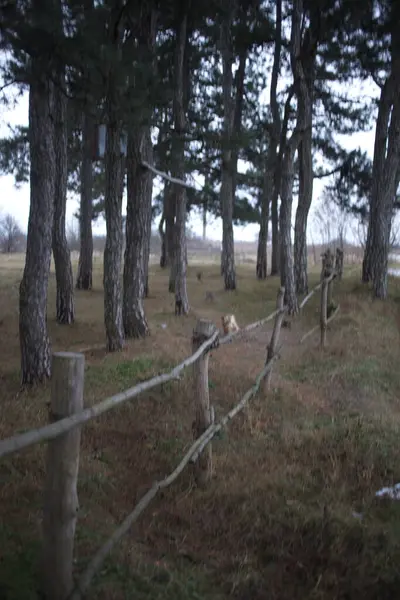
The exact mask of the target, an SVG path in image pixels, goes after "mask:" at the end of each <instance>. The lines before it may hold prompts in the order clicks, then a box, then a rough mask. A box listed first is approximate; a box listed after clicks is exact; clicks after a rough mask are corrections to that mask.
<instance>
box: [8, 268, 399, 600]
mask: <svg viewBox="0 0 400 600" xmlns="http://www.w3.org/2000/svg"><path fill="white" fill-rule="evenodd" d="M100 266H101V265H100V264H98V265H97V271H96V277H95V289H94V291H93V292H90V293H77V298H76V302H77V322H76V324H75V325H74V326H72V327H60V326H57V325H56V324H55V322H54V318H53V315H54V296H55V294H54V286H55V281H54V275H52V277H51V283H50V294H49V295H50V304H49V317H50V323H49V325H50V333H51V337H52V340H53V345H54V349H69V350H71V349H72V350H73V349H81V348H84V347H88V346H91V345H99V344H102V343H103V341H104V331H103V315H102V311H103V302H102V286H101V273H100ZM197 270H198V267H193V268H189V285H188V288H189V295H190V299H191V303H192V307H193V310H192V313H191V315H190V316H189V317H187V318H182V319H177V318H175V317H174V316H173V299H172V297H171V295H170V294H168V292H167V291H166V290H167V280H168V275H167V274H166V273H163V272H161V271H160V269H159V268H157V267H153V268H152V273H151V281H150V286H151V297H150V298H149V299H148V300H147V301H146V312H147V314H148V317H149V321H150V325H151V330H152V335H151V336H150V337H149V338H148V339H146V340H145V341H134V342H131V343H130V344H129V346H128V347H127V349H126V350H125V351H124V352H122V353H118V354H115V355H106V353H105V352H104V351H103V350H101V349H100V350H94V351H93V352H87V353H86V360H87V368H86V379H85V403H86V405H90V404H92V403H94V402H97V401H98V400H100V399H102V398H104V397H105V396H108V395H109V394H111V393H113V392H115V391H117V390H121V389H124V388H126V387H128V386H130V385H132V384H133V383H134V382H136V381H139V380H140V379H147V378H148V377H149V376H151V375H153V374H155V373H157V372H159V371H161V370H163V369H165V368H168V367H169V366H171V365H172V364H176V363H177V362H179V360H180V359H181V358H182V357H183V356H185V355H188V354H189V353H190V350H191V342H190V337H191V331H192V328H193V326H194V323H195V320H196V317H197V316H202V317H206V318H210V319H212V320H214V322H215V323H216V324H217V325H220V316H221V314H223V313H225V312H233V313H234V314H235V315H236V317H237V319H238V322H239V324H245V323H248V322H251V321H254V320H256V319H257V318H260V317H262V316H265V315H266V314H268V313H269V312H271V311H272V310H273V308H274V304H275V297H276V291H277V288H278V280H276V279H270V280H268V281H267V282H258V281H256V280H255V277H254V274H253V268H252V270H251V271H250V270H249V269H248V268H246V267H244V266H243V267H241V268H240V269H239V273H238V275H239V277H238V292H235V293H225V292H224V291H223V290H222V282H221V279H220V277H219V273H218V268H217V267H212V266H208V267H205V268H204V282H203V283H199V282H198V281H197V279H196V272H197ZM20 277H21V260H18V259H13V260H10V261H4V260H2V262H1V263H0V315H1V316H0V319H1V322H0V332H1V338H2V340H3V344H2V346H1V349H0V353H1V356H0V358H1V363H0V365H1V366H0V377H1V382H2V397H1V403H2V406H1V419H0V436H1V437H6V436H8V435H11V434H12V433H15V432H17V431H23V430H25V429H28V428H31V427H34V426H37V425H40V424H43V423H45V422H46V420H47V407H46V402H47V401H48V395H49V389H48V387H47V388H43V387H42V388H40V389H34V390H30V391H24V392H20V390H19V345H18V315H17V311H16V307H17V305H18V283H19V279H20ZM313 277H314V279H315V278H316V275H314V276H313ZM206 290H211V291H213V292H214V294H215V297H216V300H215V303H210V304H206V303H205V302H204V297H205V291H206ZM335 297H336V299H338V300H339V301H340V303H341V313H340V316H338V317H337V319H336V320H334V321H333V323H332V326H331V327H330V328H329V331H328V342H329V346H328V348H327V349H326V350H325V351H324V352H321V351H320V349H319V348H318V333H316V334H315V335H314V336H312V337H311V338H310V339H308V340H307V343H306V344H305V345H304V346H303V345H302V346H299V344H298V340H299V339H300V337H301V335H302V333H304V332H305V331H306V330H307V329H308V328H310V327H311V326H312V325H313V324H315V322H316V319H318V304H319V298H318V297H316V298H313V300H312V301H311V303H310V304H309V305H307V307H306V308H305V310H304V314H303V315H302V317H301V318H300V319H299V320H298V321H297V322H295V323H294V324H293V326H292V329H291V330H290V331H289V330H286V329H285V330H283V331H282V334H283V339H284V342H285V347H284V349H283V352H282V360H281V361H280V362H279V363H278V365H277V367H276V368H275V372H274V375H273V389H272V390H271V393H270V395H269V396H268V398H263V397H261V396H260V397H259V398H257V399H256V400H255V401H254V402H253V403H252V405H251V407H249V408H248V409H247V410H246V411H245V413H244V414H242V415H241V416H239V417H238V418H237V419H236V420H235V421H234V422H233V423H232V424H231V426H230V427H229V431H228V432H224V433H223V434H222V435H221V437H220V438H219V439H218V440H216V441H215V443H214V457H215V459H214V463H215V477H214V479H213V481H212V483H211V485H210V486H209V488H208V489H206V490H198V489H195V488H194V487H193V481H192V477H191V473H190V472H186V473H184V475H183V476H182V478H181V479H180V480H179V481H178V482H177V483H176V485H174V486H173V487H172V488H170V489H169V490H167V491H166V492H165V493H164V494H163V495H162V497H160V498H159V499H158V500H157V501H156V502H155V503H154V505H152V506H151V507H150V509H149V510H148V511H147V513H145V515H144V516H143V518H142V520H141V521H140V522H139V523H138V524H137V525H136V526H135V527H134V528H133V529H132V531H131V533H130V534H129V535H128V536H127V538H126V539H125V540H124V541H123V543H122V544H121V545H120V546H119V548H118V549H116V550H115V551H114V552H113V554H112V555H111V556H110V557H109V559H108V560H107V562H106V564H105V566H104V569H103V571H102V572H101V574H100V575H99V577H98V578H97V579H96V581H95V582H94V585H93V588H92V591H91V594H90V598H93V599H94V598H96V599H100V600H101V599H104V600H105V599H110V600H122V599H123V598H133V597H134V598H138V599H149V598H152V599H153V598H159V599H171V600H172V599H177V600H179V599H182V600H183V599H185V600H191V599H200V598H204V599H207V600H211V599H212V600H216V599H218V598H238V599H240V600H245V599H252V600H261V599H267V598H268V599H283V600H285V599H288V600H289V599H297V598H298V599H299V600H300V599H304V598H314V599H321V600H328V599H329V600H331V599H332V600H333V599H336V598H340V599H343V600H344V599H353V598H354V599H357V600H358V599H359V598H363V599H364V598H365V599H367V600H368V599H373V598H379V599H386V598H387V599H389V598H395V597H399V595H400V592H399V585H400V573H399V564H400V560H399V559H400V537H399V536H400V531H399V526H398V522H399V510H400V509H399V507H398V506H397V505H396V504H394V503H390V502H387V501H382V500H380V501H379V502H377V501H376V500H375V498H374V492H375V491H376V490H377V489H378V488H379V487H381V486H382V485H389V484H390V483H392V482H396V481H400V466H399V465H400V461H399V458H400V456H399V455H400V452H399V445H398V439H399V433H400V431H399V430H400V371H399V368H398V365H399V360H400V343H399V342H400V338H399V326H400V304H399V302H400V286H399V284H398V283H397V282H393V284H392V285H391V298H390V300H389V301H388V302H386V303H378V302H371V301H370V299H369V295H368V292H367V290H365V289H364V288H363V287H362V286H361V285H359V284H358V283H357V280H356V278H355V277H354V275H353V274H350V275H348V276H347V277H346V278H345V279H344V281H343V282H342V283H341V284H340V287H339V286H336V290H335ZM162 324H166V325H167V327H166V328H162V327H161V325H162ZM268 339H269V330H267V329H265V330H261V331H256V332H253V333H252V334H251V336H250V335H249V336H248V338H246V339H245V340H244V341H242V342H241V343H234V344H232V345H229V346H225V347H223V348H221V349H219V350H218V351H216V352H213V355H212V358H211V361H210V389H211V398H212V402H213V404H214V406H215V410H216V413H217V416H218V415H221V414H222V413H223V412H225V411H226V410H227V409H228V408H230V407H231V406H232V405H233V404H235V403H236V402H237V401H238V400H239V399H240V397H241V395H242V394H243V393H244V391H246V390H247V389H248V387H250V385H251V384H252V382H253V380H254V378H255V376H256V374H257V373H258V372H259V370H260V369H261V367H262V365H263V361H264V359H265V352H266V351H265V346H266V344H267V342H268ZM192 402H193V399H192V395H191V384H190V374H189V375H187V376H186V377H185V378H184V379H183V380H182V381H181V382H180V383H179V384H175V383H174V384H170V385H166V386H164V387H163V389H160V390H155V391H153V392H151V393H149V394H146V395H143V396H142V397H140V398H138V399H137V400H136V401H134V402H132V403H131V404H127V405H126V406H123V407H121V408H119V409H117V410H115V411H114V412H111V413H108V414H106V415H104V416H102V417H101V418H99V419H98V420H96V421H92V422H91V423H90V424H88V425H87V426H86V427H85V428H84V430H83V435H82V453H81V465H80V475H79V499H80V514H79V521H78V526H77V545H76V569H77V571H79V570H81V569H82V568H83V567H84V565H85V564H86V563H87V561H88V558H89V557H90V556H91V555H92V553H93V552H94V550H95V549H96V548H97V547H98V546H99V545H100V544H101V543H102V541H103V540H104V539H105V537H106V536H107V535H108V534H109V533H110V532H111V531H112V530H113V528H114V527H115V525H116V524H117V523H119V522H120V521H121V520H122V518H123V517H124V516H125V515H126V514H127V513H128V512H129V511H130V510H131V508H132V507H133V505H134V504H135V502H136V500H137V499H138V498H139V497H140V496H141V495H142V494H143V493H144V492H145V491H146V490H147V489H148V486H149V485H150V484H151V483H152V481H153V480H154V479H155V478H159V477H162V476H163V475H165V474H166V473H167V472H168V471H169V470H170V469H171V468H172V467H173V466H174V465H175V464H176V463H177V461H178V459H179V457H180V456H181V454H182V453H183V451H184V449H185V448H186V447H187V446H188V445H189V443H190V441H191V423H192V420H193V405H192ZM43 475H44V447H34V448H30V449H27V450H26V451H23V452H21V453H19V454H17V455H14V456H13V457H12V458H10V459H6V460H3V461H2V462H1V463H0V478H1V487H0V515H1V526H0V598H2V599H3V598H4V600H6V599H7V600H11V599H12V600H30V599H32V600H37V599H38V598H39V597H40V595H39V593H38V592H37V589H38V588H39V579H38V575H37V562H38V557H39V552H40V520H41V506H42V487H43ZM355 512H356V513H360V514H362V518H356V517H355V516H354V514H353V513H355Z"/></svg>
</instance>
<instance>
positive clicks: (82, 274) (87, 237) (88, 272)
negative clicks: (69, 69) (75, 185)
mask: <svg viewBox="0 0 400 600" xmlns="http://www.w3.org/2000/svg"><path fill="white" fill-rule="evenodd" d="M93 141H94V124H93V121H92V119H91V117H90V116H89V114H87V113H86V114H84V116H83V129H82V166H81V202H80V215H79V217H80V219H79V229H80V250H79V264H78V276H77V280H76V287H77V289H78V290H91V289H92V284H93V283H92V278H93V233H92V218H93V198H92V193H93V166H92V151H93Z"/></svg>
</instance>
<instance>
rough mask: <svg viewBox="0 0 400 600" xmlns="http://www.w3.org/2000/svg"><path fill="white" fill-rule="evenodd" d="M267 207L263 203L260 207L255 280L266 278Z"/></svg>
mask: <svg viewBox="0 0 400 600" xmlns="http://www.w3.org/2000/svg"><path fill="white" fill-rule="evenodd" d="M268 209H269V206H268V205H267V204H266V203H265V202H263V204H262V206H261V219H260V231H259V234H258V245H257V266H256V275H257V279H266V278H267V266H268V261H267V243H268V221H269V214H268V213H269V210H268Z"/></svg>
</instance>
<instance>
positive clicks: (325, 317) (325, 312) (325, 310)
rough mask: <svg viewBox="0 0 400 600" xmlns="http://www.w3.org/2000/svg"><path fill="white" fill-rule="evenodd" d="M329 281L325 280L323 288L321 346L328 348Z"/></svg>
mask: <svg viewBox="0 0 400 600" xmlns="http://www.w3.org/2000/svg"><path fill="white" fill-rule="evenodd" d="M328 286H329V283H328V280H327V278H324V280H323V282H322V286H321V315H320V323H321V346H322V347H323V348H324V347H325V346H326V329H327V327H328V323H327V321H328Z"/></svg>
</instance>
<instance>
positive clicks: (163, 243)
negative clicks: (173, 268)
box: [158, 209, 168, 269]
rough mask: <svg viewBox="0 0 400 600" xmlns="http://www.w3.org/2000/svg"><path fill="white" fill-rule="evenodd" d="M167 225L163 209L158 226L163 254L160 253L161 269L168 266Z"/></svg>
mask: <svg viewBox="0 0 400 600" xmlns="http://www.w3.org/2000/svg"><path fill="white" fill-rule="evenodd" d="M164 225H165V210H164V209H163V213H162V215H161V219H160V223H159V225H158V233H159V234H160V242H161V253H160V267H161V268H162V269H165V267H166V266H167V264H168V259H167V240H166V233H165V231H164Z"/></svg>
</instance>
